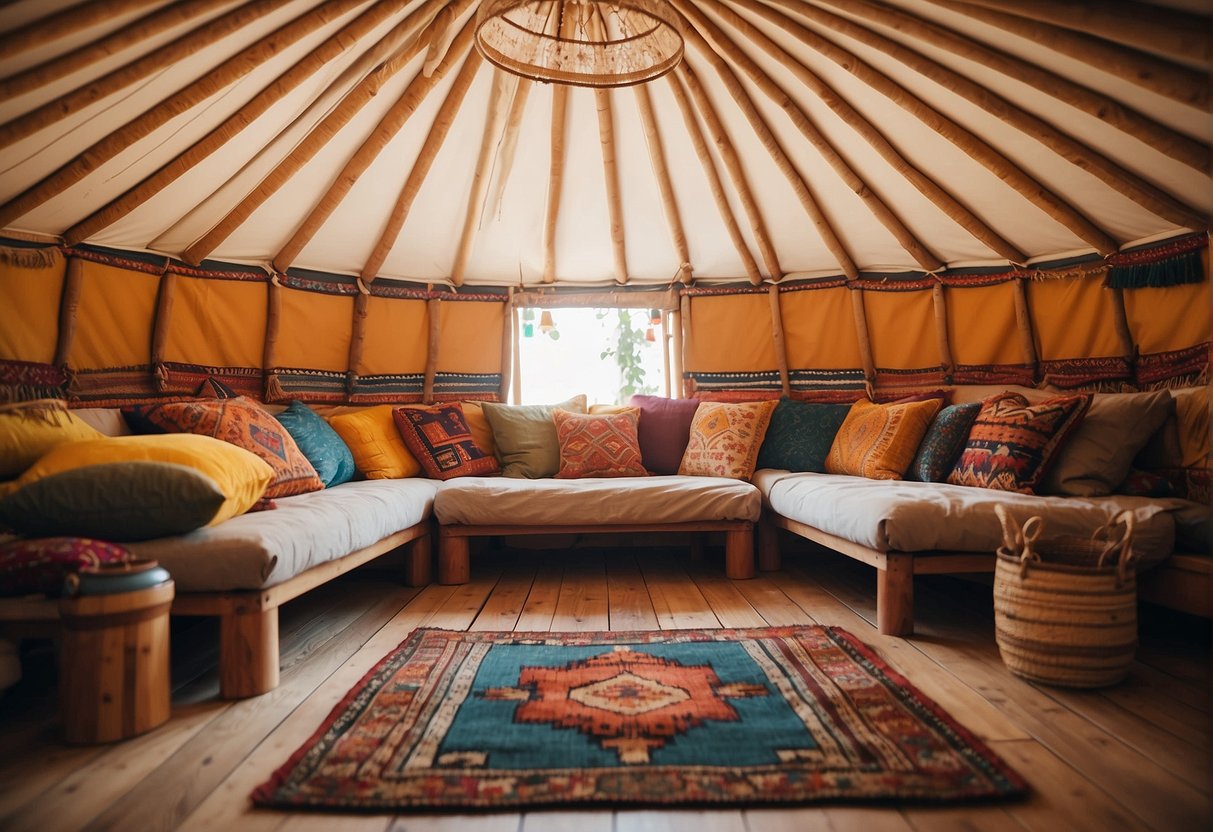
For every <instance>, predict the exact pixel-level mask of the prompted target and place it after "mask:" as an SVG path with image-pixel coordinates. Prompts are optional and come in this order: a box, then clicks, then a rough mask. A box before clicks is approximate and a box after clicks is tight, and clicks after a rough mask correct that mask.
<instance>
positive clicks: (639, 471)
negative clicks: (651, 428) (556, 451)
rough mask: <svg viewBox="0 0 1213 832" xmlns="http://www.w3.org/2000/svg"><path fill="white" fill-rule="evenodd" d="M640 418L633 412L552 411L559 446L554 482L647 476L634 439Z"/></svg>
mask: <svg viewBox="0 0 1213 832" xmlns="http://www.w3.org/2000/svg"><path fill="white" fill-rule="evenodd" d="M639 418H640V411H639V410H637V409H636V408H628V409H627V410H626V411H624V412H623V413H601V414H597V413H596V414H588V413H587V414H582V413H569V412H568V411H566V410H557V411H554V412H553V413H552V421H553V422H555V423H556V441H557V442H559V443H560V470H559V471H557V472H556V477H557V479H565V480H575V479H582V478H583V477H644V476H648V473H649V472H648V471H646V470H645V468H644V464H643V463H642V462H641V456H640V440H639V438H638V437H637V435H636V428H637V422H638V421H639Z"/></svg>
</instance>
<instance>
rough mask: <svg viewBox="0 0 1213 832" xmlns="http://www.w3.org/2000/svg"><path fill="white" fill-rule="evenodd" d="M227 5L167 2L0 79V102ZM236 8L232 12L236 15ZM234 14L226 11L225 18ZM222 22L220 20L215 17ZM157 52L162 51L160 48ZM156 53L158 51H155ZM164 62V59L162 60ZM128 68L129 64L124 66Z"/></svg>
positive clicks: (223, 1) (222, 0) (224, 0)
mask: <svg viewBox="0 0 1213 832" xmlns="http://www.w3.org/2000/svg"><path fill="white" fill-rule="evenodd" d="M230 4H231V0H186V1H185V2H181V3H169V4H168V5H167V6H164V7H162V8H159V9H157V10H156V11H154V12H152V13H151V14H148V15H145V16H144V17H141V18H139V19H138V20H136V21H134V22H133V23H129V24H127V25H126V26H123V27H122V28H121V29H118V30H116V31H114V32H111V33H110V34H108V35H106V36H105V37H103V38H100V39H99V40H96V41H93V42H92V43H90V44H86V45H83V46H81V47H80V48H78V49H73V50H71V51H70V52H67V53H66V54H63V55H57V56H56V57H54V58H50V59H49V60H46V61H43V62H42V63H40V64H35V65H34V66H31V67H29V68H28V69H23V70H21V71H20V72H16V73H13V74H12V75H10V76H8V77H7V78H4V79H0V99H4V100H11V99H14V98H16V97H17V96H19V95H24V94H25V93H27V92H31V91H32V90H36V89H38V88H39V87H43V86H46V85H47V84H49V83H51V82H52V81H57V80H59V79H60V78H63V77H65V76H67V75H71V74H72V73H73V72H79V71H80V70H82V69H84V68H85V67H89V66H92V65H93V64H95V63H97V62H98V61H100V60H104V59H105V58H107V57H109V56H110V55H116V54H118V53H119V52H121V51H122V50H124V49H128V48H130V47H131V46H134V45H135V44H138V43H142V42H143V41H145V40H147V39H148V38H150V37H154V36H155V35H158V34H159V33H161V32H164V31H167V30H169V29H174V28H177V27H179V26H183V25H185V24H186V23H188V22H189V21H191V20H193V19H194V18H196V17H200V16H202V15H204V14H206V13H207V12H208V11H210V10H212V9H218V8H221V7H223V6H227V5H230ZM238 11H239V9H237V10H236V12H238ZM236 12H229V13H228V15H229V16H230V15H232V14H235V13H236ZM218 19H219V20H222V19H223V17H220V18H218ZM214 22H215V21H210V23H207V24H205V25H204V26H202V27H199V29H196V30H194V31H192V32H188V33H186V35H184V36H183V37H188V36H190V35H193V34H195V33H196V32H198V31H200V30H201V29H203V28H205V26H207V25H211V24H213V23H214ZM161 49H164V47H162V48H161ZM157 51H160V50H157ZM166 59H167V58H166ZM127 66H130V64H127Z"/></svg>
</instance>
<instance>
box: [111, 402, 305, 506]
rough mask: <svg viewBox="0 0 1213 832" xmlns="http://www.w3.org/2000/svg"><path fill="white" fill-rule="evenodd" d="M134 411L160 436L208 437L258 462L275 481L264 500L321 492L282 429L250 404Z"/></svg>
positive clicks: (187, 405) (171, 404)
mask: <svg viewBox="0 0 1213 832" xmlns="http://www.w3.org/2000/svg"><path fill="white" fill-rule="evenodd" d="M133 409H134V410H136V411H137V412H139V413H140V414H141V416H142V417H143V418H144V419H146V420H147V421H148V422H150V423H151V424H153V425H156V426H157V427H159V428H160V429H162V430H165V431H168V432H170V433H193V434H197V435H199V436H212V437H214V438H215V439H222V440H223V441H224V442H230V443H231V444H233V445H236V446H238V447H241V448H244V449H245V450H246V451H252V452H253V453H254V454H256V455H257V456H259V457H261V459H263V460H265V461H266V462H268V463H269V466H270V467H271V468H273V469H274V479H273V480H271V481H270V486H269V488H267V489H266V491H265V497H266V498H267V499H270V500H272V499H274V498H275V497H289V496H291V495H292V494H306V493H307V492H309V491H319V490H320V489H322V488H324V483H323V482H321V481H320V477H319V476H317V474H316V469H315V468H313V467H312V463H310V462H308V461H307V457H306V456H304V455H303V452H302V451H300V450H299V446H298V445H296V444H295V440H294V439H292V438H291V435H290V433H288V432H287V429H286V428H284V427H283V426H282V423H281V422H279V421H278V420H277V419H275V418H274V417H273V416H271V415H270V414H269V412H268V411H266V410H265V409H264V408H262V407H261V406H260V405H259V404H257V403H256V402H254V401H253V400H252V399H248V398H245V397H244V396H237V397H236V398H234V399H195V400H193V401H187V402H165V403H164V404H152V405H143V406H140V407H138V408H133Z"/></svg>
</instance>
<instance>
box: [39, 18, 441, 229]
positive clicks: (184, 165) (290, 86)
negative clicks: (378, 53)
mask: <svg viewBox="0 0 1213 832" xmlns="http://www.w3.org/2000/svg"><path fill="white" fill-rule="evenodd" d="M397 10H398V6H397V5H396V4H391V3H381V4H375V5H372V6H371V7H370V8H369V9H367V11H365V12H364V13H362V14H361V15H359V16H358V17H356V18H355V19H354V20H352V21H350V22H349V23H348V24H347V25H346V26H344V27H343V28H342V29H341V30H340V31H339V32H337V33H336V34H334V35H333V36H332V37H331V38H329V39H328V40H326V41H325V42H324V43H323V44H322V45H320V46H319V47H317V48H316V49H314V50H312V51H311V52H309V53H308V55H307V57H305V58H304V59H303V60H301V61H299V62H298V63H297V64H295V65H294V66H292V67H291V68H290V69H288V70H287V71H286V72H284V73H282V74H281V75H279V76H278V77H277V78H275V79H274V80H273V81H271V82H270V83H269V84H268V85H267V86H265V87H263V88H262V90H261V91H260V92H259V93H257V95H255V96H253V98H252V99H250V100H249V101H248V102H247V103H246V104H245V105H244V106H242V107H241V108H240V109H239V110H237V111H236V112H235V113H233V114H232V115H231V116H229V117H228V118H227V119H225V120H224V121H223V123H222V124H220V125H219V126H218V127H216V128H215V129H214V130H211V131H210V132H209V133H207V134H206V135H205V136H203V137H202V138H201V139H199V140H198V141H196V142H194V144H193V145H191V146H190V147H189V148H188V149H187V150H185V151H183V152H182V153H179V154H178V155H177V156H176V158H174V159H173V160H172V161H171V162H169V163H168V164H166V165H164V166H162V167H161V168H160V169H159V170H157V171H156V172H155V173H153V174H152V175H151V176H149V177H147V178H146V179H144V180H143V181H142V182H140V183H139V184H138V185H136V186H134V187H133V188H130V189H129V190H127V191H126V192H125V193H123V194H122V195H121V196H119V197H117V198H116V199H113V200H111V201H110V202H109V203H108V204H107V205H105V206H104V207H103V208H101V209H99V210H97V211H94V212H93V213H92V214H89V215H88V216H87V217H85V218H84V219H82V220H81V221H80V222H78V223H76V224H75V225H73V226H72V227H71V228H69V229H68V230H67V231H65V232H64V234H63V236H64V238H65V239H66V240H67V241H68V243H70V244H73V245H74V244H75V243H78V242H80V241H81V240H86V239H88V238H89V237H91V236H92V235H93V234H95V233H97V232H98V231H100V230H101V229H103V228H106V227H108V226H110V225H112V224H113V223H115V222H117V221H118V220H119V219H121V218H122V217H124V216H126V215H127V214H128V213H130V212H131V211H133V210H135V209H136V208H138V207H139V206H140V205H142V204H143V203H145V202H147V200H149V199H151V198H152V197H153V196H155V195H156V194H158V193H160V191H162V190H164V189H165V188H167V187H168V186H169V185H170V184H172V183H173V182H175V181H176V180H177V179H178V178H179V177H181V176H183V175H184V174H185V173H186V172H188V171H189V170H190V169H191V168H192V167H194V165H197V164H198V163H199V162H201V161H202V160H203V159H205V158H207V157H208V156H210V155H211V154H212V153H214V152H215V151H216V150H218V149H219V148H221V147H223V146H224V145H225V144H227V143H228V142H229V141H231V140H232V139H233V138H235V137H236V136H237V135H239V134H240V132H241V131H243V130H244V128H246V127H248V126H249V125H250V124H252V123H253V122H254V121H255V120H256V119H257V118H258V117H259V116H261V115H262V114H263V113H264V112H265V111H266V110H268V109H269V108H270V107H272V106H273V105H274V104H275V103H277V102H278V101H279V100H281V99H282V97H283V96H285V95H287V94H288V93H290V92H291V91H292V90H294V89H295V88H297V87H298V86H299V85H300V84H302V83H303V82H304V81H305V80H307V79H308V78H310V77H311V76H312V75H314V74H315V73H316V72H318V71H319V70H320V68H321V67H323V66H324V65H325V64H326V63H328V62H329V61H332V60H334V59H336V58H339V57H340V56H342V55H343V54H345V53H347V52H349V51H351V50H354V49H356V48H357V44H358V41H359V39H361V38H362V37H363V36H365V35H366V34H367V33H368V32H370V31H371V30H373V29H374V28H375V27H376V26H378V25H379V24H380V23H382V22H383V21H384V20H386V19H387V18H388V17H389V16H391V15H392V14H393V13H394V12H396V11H397ZM423 22H424V18H423V16H422V15H420V14H414V15H409V16H408V17H407V18H405V20H404V21H402V22H401V23H400V24H399V25H398V26H397V27H395V29H393V31H392V32H391V33H390V34H389V35H388V36H387V37H385V38H384V41H381V43H380V45H382V44H383V43H384V42H385V41H392V42H395V41H401V42H403V41H406V40H407V39H408V38H409V37H411V36H412V35H413V34H414V33H415V32H416V31H417V29H419V28H421V25H422V24H423ZM376 48H377V47H376Z"/></svg>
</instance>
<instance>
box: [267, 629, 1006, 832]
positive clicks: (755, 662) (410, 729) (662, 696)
mask: <svg viewBox="0 0 1213 832" xmlns="http://www.w3.org/2000/svg"><path fill="white" fill-rule="evenodd" d="M1025 790H1026V785H1025V783H1024V781H1023V780H1022V779H1021V778H1020V777H1019V776H1018V775H1017V774H1016V773H1015V772H1014V771H1012V770H1011V769H1010V768H1009V767H1008V766H1007V765H1006V763H1004V762H1003V761H1002V760H1000V759H999V758H998V757H997V756H996V755H995V754H994V753H993V752H992V751H991V750H990V749H989V748H988V747H986V746H985V745H984V744H982V743H981V741H980V740H978V739H977V738H976V737H975V736H973V735H972V734H971V733H969V732H968V731H967V730H966V729H965V728H963V727H962V726H961V725H959V724H958V723H957V722H956V721H955V720H953V719H952V717H951V716H949V715H948V714H947V713H945V712H944V711H943V709H942V708H940V707H939V705H937V704H935V703H934V702H932V701H931V700H930V699H928V698H927V697H926V696H924V695H923V694H922V693H921V692H919V691H918V690H917V689H915V688H914V687H913V686H911V685H910V683H909V682H908V681H906V680H905V679H904V678H902V677H901V676H900V675H899V674H898V673H896V671H894V670H892V669H891V668H890V667H889V666H888V665H886V664H885V663H884V662H883V661H882V660H881V659H880V658H879V657H878V656H877V655H876V654H875V652H873V651H872V650H871V649H870V648H868V647H867V646H866V645H864V644H863V643H861V642H860V641H859V640H858V639H856V638H855V637H854V636H852V635H850V634H849V633H846V632H844V631H843V630H840V629H838V628H834V627H816V626H813V627H808V626H801V627H770V628H761V629H752V630H678V631H665V632H633V633H601V632H599V633H510V632H497V633H494V632H474V633H462V632H451V631H446V630H426V629H421V630H416V631H415V632H413V634H412V635H410V636H409V637H408V638H407V639H406V640H405V641H404V642H403V643H402V644H401V645H400V646H399V647H397V648H396V649H395V650H394V651H392V653H390V654H389V655H388V656H387V657H386V658H384V659H383V660H382V661H381V662H379V664H378V665H377V666H376V667H374V668H373V669H372V670H371V671H370V672H369V673H367V675H366V676H365V677H363V679H362V681H361V682H359V683H358V684H357V685H356V686H355V687H354V688H353V689H352V690H351V691H350V692H349V693H348V694H346V696H345V698H344V699H343V700H342V701H341V702H340V703H339V704H338V705H337V707H336V708H334V709H333V711H332V713H330V714H329V716H328V719H326V720H325V722H324V723H323V724H322V725H321V726H320V727H319V728H318V729H317V731H316V733H315V734H313V735H312V737H311V738H310V739H309V740H308V741H307V742H306V743H305V744H304V745H303V747H301V748H300V749H299V750H298V751H296V752H295V753H294V754H293V755H291V757H290V759H289V760H288V761H287V762H286V763H285V764H284V765H283V766H282V767H281V768H279V769H278V770H277V771H276V772H274V774H273V775H272V777H271V778H270V779H269V780H268V781H267V782H265V783H263V784H262V785H260V786H258V787H257V789H256V790H255V791H254V792H253V801H254V803H256V804H257V805H260V806H273V807H277V808H282V809H305V808H317V809H343V810H351V809H357V810H366V811H378V812H390V811H401V810H410V809H422V808H441V809H459V810H468V809H485V810H500V809H502V808H504V807H518V806H525V807H527V808H528V809H529V808H534V807H538V806H558V805H559V806H576V805H578V804H582V805H586V804H588V805H599V806H601V805H608V806H614V807H623V806H637V805H671V804H692V805H713V806H719V805H721V804H742V805H746V804H748V805H768V804H796V803H809V802H814V801H821V800H831V801H837V800H850V801H870V800H876V799H884V800H894V799H896V800H907V799H913V800H933V801H950V800H962V799H973V798H1007V797H1014V796H1018V795H1020V794H1022V793H1023V792H1024V791H1025Z"/></svg>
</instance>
